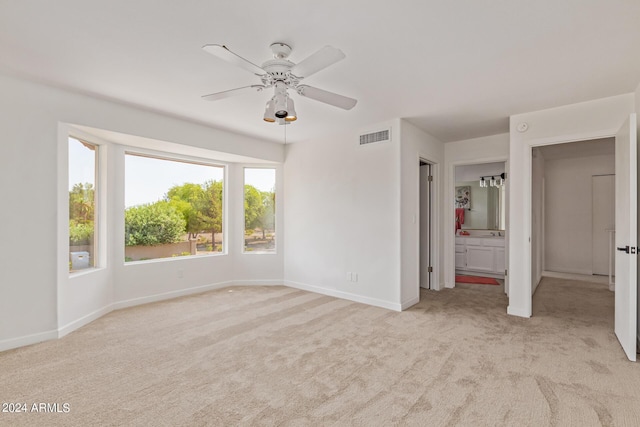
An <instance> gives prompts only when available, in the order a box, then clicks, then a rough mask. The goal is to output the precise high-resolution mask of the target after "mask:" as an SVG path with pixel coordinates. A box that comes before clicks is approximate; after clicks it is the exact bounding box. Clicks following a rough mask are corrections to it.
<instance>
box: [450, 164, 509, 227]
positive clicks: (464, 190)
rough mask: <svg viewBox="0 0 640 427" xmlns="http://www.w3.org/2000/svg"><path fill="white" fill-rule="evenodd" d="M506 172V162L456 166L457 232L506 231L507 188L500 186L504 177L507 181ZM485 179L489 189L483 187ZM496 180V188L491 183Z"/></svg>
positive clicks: (455, 200) (455, 201)
mask: <svg viewBox="0 0 640 427" xmlns="http://www.w3.org/2000/svg"><path fill="white" fill-rule="evenodd" d="M504 169H505V164H504V162H497V163H482V164H475V165H463V166H456V168H455V177H456V184H455V189H454V203H455V207H456V224H457V226H456V232H458V229H461V230H504V228H505V227H504V224H505V219H506V218H505V186H504V185H499V183H500V179H501V177H503V176H504V178H506V175H503V174H504V171H505V170H504ZM483 177H484V179H485V181H484V182H485V185H486V186H481V178H483ZM492 177H493V178H494V179H495V181H496V184H497V185H496V186H492V185H491V184H490V182H491V178H492ZM503 183H504V180H503ZM461 209H462V210H463V213H462V212H460V210H461ZM461 213H462V215H461Z"/></svg>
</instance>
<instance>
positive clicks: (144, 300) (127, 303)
mask: <svg viewBox="0 0 640 427" xmlns="http://www.w3.org/2000/svg"><path fill="white" fill-rule="evenodd" d="M233 283H234V282H233V281H232V280H229V281H225V282H219V283H213V284H209V285H203V286H196V287H193V288H185V289H179V290H176V291H170V292H164V293H161V294H155V295H148V296H145V297H140V298H132V299H128V300H124V301H118V302H115V303H113V305H112V307H113V309H114V310H119V309H121V308H127V307H133V306H136V305H142V304H148V303H150V302H157V301H164V300H167V299H172V298H176V297H182V296H185V295H192V294H198V293H201V292H206V291H212V290H214V289H220V288H224V287H227V286H231V285H233Z"/></svg>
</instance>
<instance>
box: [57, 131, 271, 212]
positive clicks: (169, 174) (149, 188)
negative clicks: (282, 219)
mask: <svg viewBox="0 0 640 427" xmlns="http://www.w3.org/2000/svg"><path fill="white" fill-rule="evenodd" d="M94 156H95V154H94V151H92V150H90V149H88V148H87V147H85V146H84V145H83V144H82V143H80V142H79V141H77V140H75V139H73V138H69V190H71V188H72V187H73V185H74V184H76V183H84V182H90V183H94V182H95V166H94V165H95V161H94V159H95V157H94ZM222 177H223V168H222V167H216V166H208V165H200V164H193V163H183V162H176V161H170V160H162V159H154V158H150V157H141V156H134V155H126V156H125V206H126V207H130V206H135V205H140V204H143V203H153V202H157V201H158V200H162V199H163V198H164V196H165V194H166V193H167V191H168V190H169V188H171V187H173V186H175V185H182V184H184V183H187V182H190V183H194V184H202V183H204V182H205V181H208V180H218V181H219V180H221V179H222ZM245 183H246V184H250V185H253V186H254V187H256V188H257V189H258V190H260V191H272V190H273V188H274V187H275V169H260V168H245Z"/></svg>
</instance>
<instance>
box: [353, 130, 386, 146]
mask: <svg viewBox="0 0 640 427" xmlns="http://www.w3.org/2000/svg"><path fill="white" fill-rule="evenodd" d="M388 141H391V129H385V130H380V131H377V132H371V133H365V134H364V135H360V145H367V144H374V143H376V142H388Z"/></svg>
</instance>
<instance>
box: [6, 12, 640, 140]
mask: <svg viewBox="0 0 640 427" xmlns="http://www.w3.org/2000/svg"><path fill="white" fill-rule="evenodd" d="M277 5H278V3H265V2H262V1H247V0H244V1H243V0H236V1H215V0H213V1H185V2H179V1H169V0H165V1H158V0H135V1H131V0H126V1H124V0H109V1H99V0H57V1H42V0H40V1H38V0H21V1H3V2H0V52H1V54H0V70H2V71H4V72H8V73H13V74H19V75H24V76H28V77H30V78H34V79H38V80H42V81H45V82H48V83H52V84H54V85H58V86H62V87H67V88H73V89H76V90H79V91H82V92H86V93H90V94H94V95H98V96H102V97H106V98H110V99H115V100H120V101H122V102H126V103H129V104H133V105H137V106H140V107H143V108H147V109H151V110H155V111H160V112H163V113H166V114H170V115H173V116H177V117H182V118H187V119H189V120H193V121H197V122H200V123H205V124H209V125H211V126H215V127H219V128H225V129H229V130H232V131H234V132H239V133H243V134H248V135H252V136H256V137H259V138H265V139H269V140H274V141H282V139H283V136H284V133H283V132H284V126H278V125H274V124H267V123H265V122H263V121H262V114H263V111H264V105H265V102H266V101H267V99H268V98H269V97H270V94H267V93H253V94H247V95H243V96H241V97H238V98H233V99H226V100H221V101H217V102H206V101H203V100H201V99H200V96H201V95H205V94H209V93H213V92H218V91H222V90H226V89H231V88H235V87H240V86H246V85H250V84H257V83H259V82H258V79H257V77H255V76H253V75H252V74H250V73H248V72H246V71H243V70H241V69H237V68H235V67H234V66H232V65H230V64H228V63H225V62H223V61H221V60H219V59H217V58H215V57H213V56H211V55H209V54H207V53H205V52H204V51H202V50H201V47H202V46H203V45H204V44H213V43H217V44H225V45H226V46H228V47H229V48H230V49H231V50H233V51H234V52H236V53H237V54H239V55H241V56H243V57H245V58H247V59H249V60H251V61H252V62H255V63H258V64H261V63H262V62H264V61H265V60H267V59H270V50H269V45H270V44H271V43H272V42H276V41H279V42H284V43H287V44H289V45H290V46H292V47H293V53H292V54H291V57H290V59H291V60H292V61H293V62H299V61H300V60H302V59H304V58H305V57H307V56H308V55H310V54H312V53H313V52H315V51H316V50H318V49H319V48H321V47H323V46H325V45H332V46H335V47H338V48H340V49H342V50H343V51H344V52H345V54H346V55H347V58H346V59H345V60H343V61H341V62H339V63H337V64H335V65H333V66H332V67H330V68H327V69H325V70H323V71H321V72H319V73H318V74H316V75H313V76H311V77H310V78H309V80H308V82H307V83H308V84H310V85H313V86H317V87H320V88H323V89H326V90H330V91H333V92H337V93H340V94H344V95H347V96H350V97H354V98H357V99H358V100H359V102H358V105H356V107H355V108H354V109H353V110H351V111H343V110H340V109H337V108H335V107H331V106H327V105H324V104H320V103H318V102H316V101H313V100H310V99H305V98H301V97H299V96H297V95H294V98H295V100H296V110H297V112H298V116H299V120H298V121H297V122H296V123H294V124H292V125H290V126H287V139H288V141H291V142H295V141H302V140H305V139H309V138H315V137H319V136H324V135H331V134H333V133H336V132H339V131H343V130H347V129H350V130H354V129H355V130H360V129H362V128H367V126H369V125H371V124H373V123H377V122H380V121H384V120H388V119H391V118H397V117H402V118H406V119H408V120H409V121H411V122H412V123H414V124H416V125H417V126H419V127H421V128H422V129H424V130H426V131H427V132H429V133H431V134H432V135H434V136H436V137H437V138H439V139H441V140H442V141H445V142H446V141H454V140H460V139H466V138H470V137H479V136H485V135H491V134H496V133H502V132H507V131H508V116H509V115H511V114H517V113H523V112H527V111H534V110H538V109H544V108H549V107H554V106H559V105H565V104H570V103H575V102H581V101H587V100H590V99H596V98H601V97H606V96H612V95H618V94H622V93H628V92H632V91H633V90H635V88H636V86H637V85H638V83H639V82H640V55H638V47H639V46H640V25H639V22H640V1H638V0H612V1H603V0H562V1H558V0H536V1H531V0H528V1H525V0H502V1H496V0H453V1H435V0H426V1H420V2H418V1H407V0H400V1H395V2H390V1H379V0H376V1H372V0H368V1H363V0H349V1H335V0H325V1H322V2H305V1H302V2H290V3H283V6H282V7H277ZM364 130H366V129H364Z"/></svg>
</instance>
